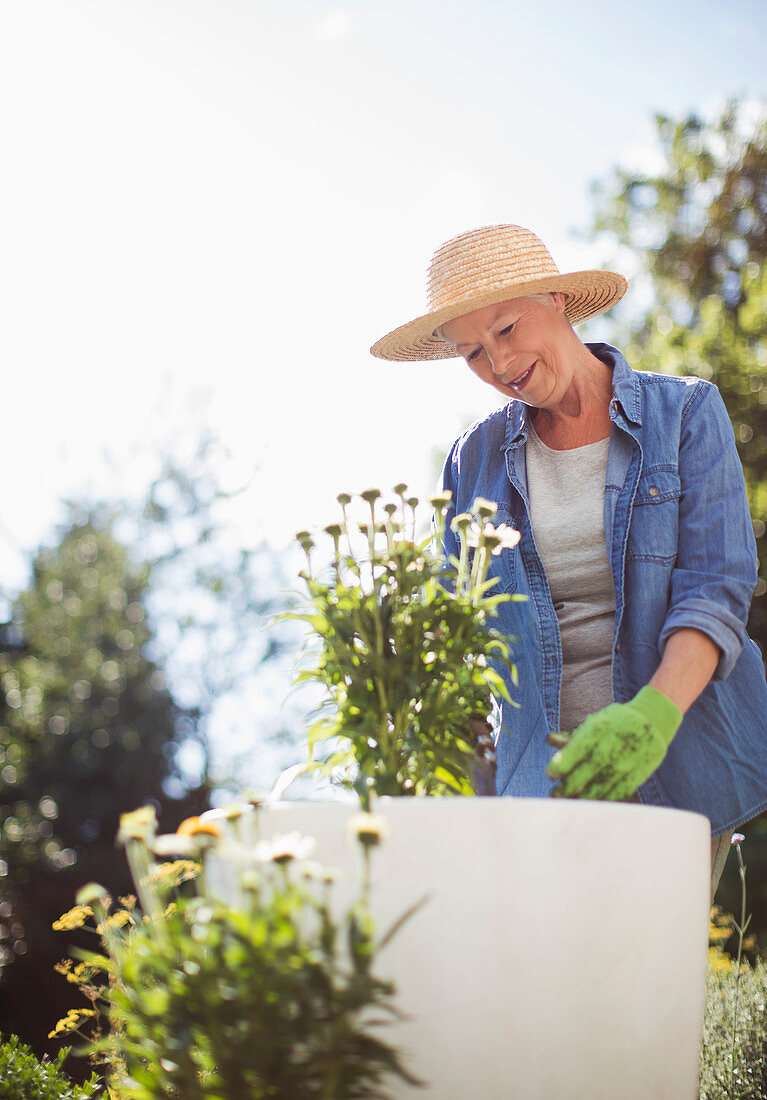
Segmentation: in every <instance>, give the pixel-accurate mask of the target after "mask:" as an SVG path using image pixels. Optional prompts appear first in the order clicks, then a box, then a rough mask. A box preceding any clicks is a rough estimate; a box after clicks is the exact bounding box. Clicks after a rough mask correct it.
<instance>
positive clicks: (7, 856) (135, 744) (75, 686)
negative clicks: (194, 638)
mask: <svg viewBox="0 0 767 1100" xmlns="http://www.w3.org/2000/svg"><path fill="white" fill-rule="evenodd" d="M148 578H149V570H148V567H147V566H146V565H142V564H138V563H134V562H132V561H131V559H130V558H129V555H128V553H127V551H126V549H125V548H124V547H123V546H121V545H120V543H119V542H118V541H117V540H116V539H115V538H114V536H113V534H112V531H111V529H110V528H109V527H108V526H101V525H99V524H97V523H95V522H93V520H91V519H86V520H84V521H83V522H78V520H77V519H73V521H72V522H71V523H70V524H69V525H68V527H67V528H66V529H65V530H64V531H63V533H62V535H61V538H60V540H59V541H58V542H57V543H56V544H55V545H53V546H51V547H49V548H45V549H42V550H40V551H39V553H38V554H37V556H36V558H35V560H34V563H33V569H32V580H31V583H30V585H29V587H28V589H27V590H26V591H24V592H22V593H21V594H20V595H19V596H18V598H17V600H16V601H15V604H14V608H13V612H14V614H13V622H12V623H11V624H10V625H9V626H7V627H6V628H5V631H4V637H3V642H2V645H0V689H2V690H1V691H0V759H2V761H3V763H2V772H1V774H2V780H3V783H2V787H0V858H2V860H3V868H2V870H4V871H5V872H6V874H5V875H4V876H3V879H2V880H0V884H2V885H3V886H4V888H3V889H2V903H1V904H2V909H1V910H0V913H1V914H2V918H4V919H3V922H2V923H3V931H4V933H5V935H4V939H3V940H2V941H0V954H2V960H3V962H4V963H6V964H7V963H9V962H10V961H12V960H13V959H14V957H16V958H17V959H18V962H17V963H16V964H15V965H14V966H12V967H10V968H9V971H8V973H7V974H6V975H5V982H4V988H3V995H4V1004H7V1005H8V1006H9V1008H12V1015H11V1018H8V1017H5V1016H4V1013H0V1015H2V1016H3V1017H4V1018H3V1022H2V1027H3V1028H4V1029H5V1030H14V1031H17V1032H19V1033H21V1034H23V1035H24V1037H25V1038H27V1037H29V1038H38V1036H30V1035H29V1033H28V1032H27V1033H26V1034H25V1031H26V1029H25V1027H24V1024H25V1022H26V1021H25V1020H24V1014H25V1007H24V1006H25V1003H26V997H25V996H24V992H25V989H26V988H27V987H28V986H29V984H30V978H31V976H32V974H37V972H38V971H41V970H42V969H43V968H45V967H50V966H51V965H52V964H53V962H55V961H56V957H57V955H58V953H59V947H60V945H58V944H56V943H55V937H54V935H53V933H52V932H51V928H50V925H51V921H52V920H54V919H55V918H56V916H57V915H58V914H57V910H61V911H63V910H65V909H68V908H70V907H71V901H72V897H73V895H74V892H75V890H76V889H77V887H78V886H79V885H81V884H83V883H84V882H86V881H88V880H89V879H91V878H99V876H101V875H106V877H107V881H108V882H109V884H110V886H111V887H112V888H113V889H119V890H121V891H123V892H126V893H127V892H128V890H129V883H128V882H127V881H126V880H125V879H124V876H123V875H122V873H121V871H120V861H119V860H116V859H115V857H114V837H115V834H116V829H117V824H118V820H119V814H120V813H121V812H123V811H125V810H129V809H133V808H134V807H135V806H136V805H137V804H139V803H140V802H141V801H143V800H146V799H151V798H154V799H155V800H159V797H160V796H161V795H162V788H163V782H164V780H165V779H166V777H167V776H168V775H170V774H172V772H173V767H174V765H173V753H174V749H175V738H176V719H177V708H176V705H175V703H174V701H173V699H172V698H171V696H170V694H169V692H168V689H167V687H166V686H165V682H164V678H163V676H162V674H161V672H160V669H159V668H158V666H157V665H156V664H155V663H154V662H153V661H152V660H151V659H150V658H149V657H148V656H147V653H146V649H147V646H148V643H149V642H150V641H151V638H152V629H151V626H150V624H149V622H148V620H147V615H146V606H145V599H146V592H147V583H148ZM202 794H204V792H201V795H202ZM198 801H200V802H201V804H202V805H204V801H205V800H204V797H202V798H201V799H200V800H198ZM116 872H117V874H116ZM41 982H42V984H43V986H44V985H45V984H46V983H45V975H44V973H39V974H38V976H37V980H36V981H35V985H36V987H37V988H38V989H39V988H40V983H41ZM47 984H50V983H47ZM40 1007H41V1006H40V1005H39V1004H38V1005H37V1013H38V1016H39V1015H40ZM19 1017H21V1018H19ZM42 1022H43V1023H48V1022H49V1021H48V1019H47V1004H46V1017H45V1018H44V1019H43V1020H42ZM20 1025H21V1026H20Z"/></svg>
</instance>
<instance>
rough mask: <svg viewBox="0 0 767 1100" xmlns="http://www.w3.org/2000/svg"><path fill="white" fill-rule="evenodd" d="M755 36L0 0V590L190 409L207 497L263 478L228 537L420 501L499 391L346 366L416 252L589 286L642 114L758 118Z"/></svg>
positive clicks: (494, 8)
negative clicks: (562, 275) (213, 453)
mask: <svg viewBox="0 0 767 1100" xmlns="http://www.w3.org/2000/svg"><path fill="white" fill-rule="evenodd" d="M766 29H767V7H765V5H764V3H763V0H730V2H729V3H728V4H726V5H723V4H721V3H719V2H716V3H714V2H713V0H694V2H693V0H677V2H675V3H673V4H671V3H668V2H667V0H663V2H661V0H645V2H643V3H642V4H632V5H627V4H622V3H615V2H611V3H606V2H604V0H584V2H583V3H580V4H577V5H576V4H573V3H572V0H548V2H547V3H545V4H539V5H535V4H531V3H529V2H528V3H524V4H522V3H519V2H513V0H443V2H439V0H353V2H352V0H350V2H348V3H345V4H344V3H342V4H341V5H340V6H338V7H333V6H331V5H327V4H325V3H324V2H318V0H285V2H282V3H270V2H267V0H0V102H2V104H3V110H2V113H1V114H0V142H1V147H2V150H3V171H2V176H1V177H0V189H1V190H2V212H3V219H2V221H3V225H2V234H1V236H0V291H1V292H2V300H3V307H4V308H3V310H2V316H3V320H2V324H1V325H0V355H1V361H2V369H3V378H4V386H3V397H4V402H3V418H2V436H3V458H4V462H3V478H2V488H1V489H0V500H1V501H2V504H1V506H0V584H11V585H13V584H15V583H20V582H21V581H23V579H24V563H23V558H22V556H21V554H20V550H22V549H24V548H32V547H34V545H35V544H36V543H37V542H38V541H39V540H40V539H41V538H43V537H45V535H46V533H47V532H48V529H49V527H50V525H51V523H52V522H53V521H54V520H55V519H56V518H57V517H58V511H57V503H56V502H57V501H58V500H59V499H60V498H61V497H62V496H63V495H66V494H69V495H77V493H78V492H79V491H80V490H81V489H82V488H83V487H84V486H91V487H95V488H96V489H98V490H100V491H102V492H111V491H115V492H118V491H124V490H125V489H126V488H127V489H131V488H134V489H135V488H136V486H137V484H138V485H140V483H141V480H142V478H143V477H145V476H146V466H145V464H144V465H142V464H141V463H140V462H139V461H138V460H137V459H136V458H135V457H130V455H131V451H130V447H131V444H132V443H134V442H135V441H136V440H140V439H142V438H155V439H157V438H162V437H168V436H171V435H173V434H174V433H178V432H181V431H183V430H184V427H185V425H187V424H188V421H189V418H190V412H189V406H190V399H191V398H190V395H192V397H193V398H194V400H196V402H197V405H198V406H199V405H202V406H203V407H204V408H205V410H206V416H207V419H208V421H209V423H210V424H211V425H212V426H213V428H214V429H215V430H216V431H217V432H218V433H219V434H220V435H221V437H222V438H223V439H224V440H225V442H226V443H227V444H228V446H229V447H230V449H231V452H232V455H233V467H234V470H233V472H232V474H231V476H232V479H233V480H236V477H237V476H238V471H247V470H249V469H251V468H252V467H253V466H254V465H256V464H258V465H259V466H260V473H259V475H258V477H257V478H256V480H255V482H254V486H253V489H252V491H251V492H249V493H248V494H247V496H246V498H245V499H244V501H243V504H242V506H241V513H240V518H241V520H242V522H243V524H244V528H245V532H244V537H246V538H252V539H255V538H256V537H258V536H259V535H260V534H263V533H268V534H269V535H270V536H271V537H272V539H273V540H274V541H275V543H277V544H279V543H280V542H282V541H284V540H286V539H287V538H288V537H289V535H290V534H291V533H292V532H293V531H295V530H296V529H298V528H299V527H304V526H310V525H312V524H313V523H326V522H329V521H330V519H332V518H334V516H335V506H334V501H335V495H336V493H338V492H339V491H341V490H350V491H354V490H359V489H363V488H367V487H368V486H369V485H375V484H378V485H380V486H381V487H382V488H384V487H389V486H391V485H392V484H394V483H395V482H397V481H399V480H405V481H407V482H408V483H409V484H410V485H411V486H412V487H413V488H414V489H415V490H416V491H418V492H419V493H424V494H425V493H427V492H429V491H430V490H431V489H432V488H433V479H434V469H435V465H436V463H437V458H436V453H437V452H444V450H445V449H446V448H447V447H448V446H449V444H450V443H451V441H452V439H453V438H454V437H455V435H456V434H458V432H459V431H460V430H461V429H462V428H463V427H464V426H465V425H466V424H467V423H468V422H469V421H470V420H471V419H473V418H474V417H476V416H478V415H480V414H481V413H483V412H484V411H486V410H488V409H490V408H492V407H493V406H494V404H495V403H496V398H497V395H495V392H494V391H493V390H491V389H489V388H487V387H483V385H482V384H481V383H479V382H478V381H477V380H475V379H474V378H473V377H471V376H470V375H469V373H468V371H467V368H466V367H465V365H463V364H462V363H461V362H459V361H450V362H444V363H441V364H427V365H387V364H385V363H381V362H378V361H375V360H373V359H372V358H371V357H370V356H369V354H368V347H369V345H370V344H371V343H372V342H373V340H375V339H376V338H378V337H379V336H381V335H383V333H384V332H386V331H388V330H389V329H390V328H393V327H394V326H396V325H398V324H400V323H403V322H405V321H407V320H409V319H411V318H412V317H414V316H416V315H417V314H419V313H421V312H422V311H423V306H424V302H425V291H424V276H425V271H426V266H427V263H428V259H429V256H430V255H431V253H432V251H433V250H434V248H435V247H436V246H437V245H438V244H439V243H441V242H442V241H444V240H446V239H447V238H449V237H451V236H453V235H454V234H455V233H458V232H461V231H462V230H464V229H468V228H472V227H474V226H477V225H482V224H487V223H492V222H500V221H513V222H519V223H521V224H523V225H527V226H528V227H530V228H531V229H533V230H535V231H536V232H537V233H538V234H539V235H540V236H541V237H542V238H543V240H544V241H545V242H546V243H547V244H548V246H549V248H550V249H551V251H552V252H553V254H554V257H555V259H556V260H557V261H558V263H559V266H560V269H561V270H563V271H565V270H574V269H577V268H579V267H580V268H582V267H588V266H592V265H598V264H599V263H600V262H602V256H601V255H600V254H599V253H598V252H597V251H596V250H595V249H594V247H593V246H587V245H586V244H584V243H583V242H582V241H578V240H577V239H576V238H575V237H574V235H573V231H574V230H578V229H580V230H582V229H585V228H587V227H588V224H589V221H590V213H589V211H590V205H589V197H588V187H589V183H590V181H592V180H593V179H595V178H598V177H603V176H604V175H605V174H606V173H607V172H609V170H610V169H611V168H612V167H613V166H614V165H615V164H616V163H618V162H620V163H634V162H636V161H637V160H638V159H642V158H646V157H647V155H648V150H649V149H651V148H652V135H653V126H652V121H651V120H652V116H653V113H654V112H655V111H660V112H665V113H668V114H671V115H677V114H680V113H682V112H686V111H688V110H691V109H697V110H706V109H716V108H718V107H719V106H721V104H722V103H723V102H724V100H725V99H726V98H727V97H728V96H730V95H733V94H737V95H743V96H750V97H759V96H764V95H765V91H766V89H765V77H764V72H765V67H764V55H765V30H766ZM195 395H196V396H195ZM105 449H108V450H109V451H110V452H111V453H112V454H113V455H115V456H117V458H118V464H117V469H116V470H115V467H114V466H110V465H108V464H106V463H105V462H104V460H103V457H102V456H103V453H104V451H105Z"/></svg>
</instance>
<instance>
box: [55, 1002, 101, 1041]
mask: <svg viewBox="0 0 767 1100" xmlns="http://www.w3.org/2000/svg"><path fill="white" fill-rule="evenodd" d="M95 1015H96V1012H95V1010H94V1009H92V1008H70V1010H69V1012H68V1013H67V1014H66V1016H64V1018H63V1019H61V1020H59V1022H58V1023H57V1024H56V1026H55V1028H54V1029H53V1031H49V1032H48V1038H49V1039H55V1038H56V1036H57V1035H65V1034H66V1033H67V1032H68V1031H77V1029H78V1028H79V1026H80V1024H82V1023H83V1022H84V1021H85V1020H91V1019H92V1018H93V1017H94V1016H95Z"/></svg>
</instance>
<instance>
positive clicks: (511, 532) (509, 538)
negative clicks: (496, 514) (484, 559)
mask: <svg viewBox="0 0 767 1100" xmlns="http://www.w3.org/2000/svg"><path fill="white" fill-rule="evenodd" d="M493 533H494V534H495V536H496V537H497V538H499V539H500V540H501V541H500V544H499V545H498V546H495V547H494V548H493V553H494V554H500V553H501V551H502V550H513V549H514V547H515V546H516V545H517V543H518V542H519V540H520V539H521V538H522V536H521V534H520V533H519V531H517V530H516V529H515V528H514V527H509V525H508V523H499V524H498V526H497V527H494V528H493Z"/></svg>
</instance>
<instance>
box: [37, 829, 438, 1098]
mask: <svg viewBox="0 0 767 1100" xmlns="http://www.w3.org/2000/svg"><path fill="white" fill-rule="evenodd" d="M245 812H252V811H251V808H250V807H240V808H236V809H234V810H232V811H230V813H229V819H230V820H229V827H228V828H227V829H226V830H223V829H222V828H221V827H220V826H219V825H218V824H216V823H215V822H206V821H204V820H202V821H201V820H200V819H191V820H190V821H189V822H187V823H185V824H184V825H183V827H182V828H181V830H180V833H179V834H176V835H169V836H167V835H166V836H156V835H155V825H156V822H155V818H154V812H153V811H152V809H151V808H150V807H145V808H143V809H142V810H138V811H136V812H135V813H133V814H128V815H124V817H123V821H122V825H121V834H120V839H121V840H122V842H123V843H124V845H125V847H126V850H127V855H128V861H129V863H130V867H131V872H132V875H133V876H134V881H135V886H136V893H137V895H138V901H137V900H136V898H122V899H119V902H118V906H117V907H113V905H112V899H111V898H109V897H108V896H107V895H106V893H105V892H104V891H103V890H102V889H101V888H100V887H98V886H96V885H95V884H91V885H90V886H88V887H85V888H84V889H83V890H82V891H81V892H80V894H79V895H78V899H77V900H78V905H77V907H76V908H75V909H74V910H72V911H71V912H70V913H69V914H65V916H64V917H63V918H62V921H61V922H60V927H61V928H62V929H69V928H72V927H76V926H88V925H89V926H90V927H92V928H93V930H94V931H96V932H97V933H98V934H99V935H100V937H101V940H102V943H103V945H104V948H105V949H106V951H105V953H100V952H88V953H82V952H81V953H80V956H79V957H80V962H79V963H77V964H75V963H74V962H73V961H72V960H65V961H64V963H63V964H62V966H61V970H62V972H63V973H64V974H66V975H67V977H70V979H71V980H72V981H73V982H74V983H75V984H77V985H79V986H80V987H81V990H82V992H83V993H84V994H85V995H86V997H88V999H89V1000H90V1002H91V1008H89V1009H84V1010H73V1011H72V1012H71V1013H70V1014H68V1017H66V1018H65V1019H64V1020H62V1021H60V1023H59V1025H58V1027H57V1030H58V1031H60V1032H61V1033H65V1032H67V1031H70V1030H78V1029H79V1028H80V1027H81V1025H82V1024H83V1023H88V1024H91V1025H94V1024H95V1033H94V1035H93V1037H92V1038H91V1039H90V1041H89V1042H88V1043H87V1044H86V1048H85V1049H86V1050H87V1051H88V1052H89V1053H90V1056H91V1057H92V1058H93V1059H95V1060H97V1061H100V1062H101V1063H102V1064H103V1066H104V1070H105V1075H106V1080H107V1086H108V1090H109V1096H110V1097H111V1098H112V1100H159V1098H161V1097H169V1098H170V1097H178V1098H183V1100H240V1098H242V1100H258V1098H260V1097H270V1098H277V1100H280V1098H281V1100H309V1098H315V1097H317V1098H320V1097H328V1098H330V1097H333V1098H336V1100H346V1098H349V1100H351V1098H353V1097H370V1098H374V1097H384V1096H385V1095H386V1092H385V1091H383V1082H384V1079H385V1078H388V1077H389V1076H391V1075H393V1076H395V1077H397V1076H399V1077H400V1078H403V1079H405V1080H407V1081H409V1082H410V1083H412V1084H413V1085H417V1084H418V1082H417V1081H416V1080H415V1078H413V1077H412V1076H411V1075H410V1074H409V1073H408V1072H407V1070H406V1068H405V1067H404V1065H403V1063H402V1062H401V1060H400V1058H399V1056H398V1054H397V1052H396V1051H395V1050H394V1049H393V1048H392V1047H391V1046H390V1045H388V1044H387V1043H386V1042H385V1041H384V1039H383V1038H382V1037H380V1034H379V1033H380V1031H381V1027H382V1025H384V1024H385V1023H386V1022H387V1020H393V1019H395V1018H398V1013H397V1009H396V1007H395V1003H394V989H393V987H392V985H391V984H390V983H388V982H386V981H382V980H381V979H379V978H378V977H377V976H376V974H375V963H376V958H377V954H378V951H379V950H380V949H381V948H382V947H384V946H385V945H386V943H387V942H388V940H389V939H390V938H391V937H392V936H393V935H394V934H395V933H396V931H397V930H398V928H399V927H400V925H401V923H402V920H404V919H406V917H407V915H408V914H405V915H404V917H403V918H402V920H400V921H397V922H396V923H395V925H394V926H393V927H392V928H391V929H390V930H389V932H388V933H386V934H385V935H383V936H381V937H380V938H377V937H376V932H375V928H374V924H373V920H372V917H371V913H370V908H369V904H368V891H369V878H370V872H369V862H370V853H371V849H372V848H373V847H375V845H376V844H377V843H378V842H379V840H380V837H381V828H380V825H379V823H378V821H377V819H376V816H375V815H372V814H361V815H358V817H357V818H356V819H355V820H354V821H353V822H352V824H353V832H354V836H355V838H356V840H357V841H358V842H359V845H360V850H361V853H362V864H363V873H362V876H361V882H362V884H361V887H360V889H359V891H358V894H357V896H356V898H355V899H354V901H353V903H352V904H351V906H350V908H348V910H347V911H345V912H344V913H343V915H342V916H341V917H340V918H339V917H338V915H337V910H338V907H337V906H336V905H334V900H333V892H334V877H335V876H334V872H333V871H332V870H330V869H328V868H324V867H322V866H321V865H319V864H316V863H312V862H309V861H308V860H307V856H308V854H309V851H310V848H311V845H312V841H311V838H301V837H298V836H287V837H280V838H273V839H269V840H266V839H264V840H262V841H260V842H259V843H258V844H257V845H256V847H255V849H254V848H253V847H252V846H251V847H249V848H246V847H245V846H244V845H242V844H240V843H239V842H238V841H237V838H236V832H237V818H238V816H239V814H240V813H245ZM256 812H257V811H256ZM224 832H225V833H226V836H224V835H223V834H224ZM214 849H215V850H217V851H218V852H219V854H224V855H225V857H226V858H227V859H228V860H230V861H233V862H234V864H235V865H236V866H237V867H238V868H239V870H240V875H239V888H240V892H241V900H240V903H239V904H238V905H236V906H232V905H229V904H226V903H225V902H223V901H222V900H220V899H218V898H217V897H216V894H215V891H213V890H210V889H208V888H207V887H206V881H205V865H206V859H207V856H206V852H207V853H209V852H210V851H212V850H214ZM158 854H159V855H160V856H161V857H169V856H176V857H179V856H181V858H175V859H173V860H171V861H169V862H162V861H161V862H157V860H156V858H155V857H156V855H158ZM189 857H192V858H189ZM185 884H188V885H185ZM189 887H191V888H192V889H191V891H190V889H189ZM99 972H100V973H101V974H102V975H103V977H104V979H105V980H104V981H102V982H101V983H99V982H98V981H97V979H96V975H97V974H98V973H99Z"/></svg>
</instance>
